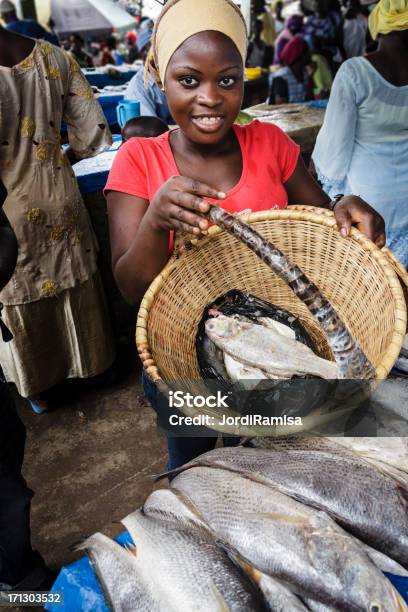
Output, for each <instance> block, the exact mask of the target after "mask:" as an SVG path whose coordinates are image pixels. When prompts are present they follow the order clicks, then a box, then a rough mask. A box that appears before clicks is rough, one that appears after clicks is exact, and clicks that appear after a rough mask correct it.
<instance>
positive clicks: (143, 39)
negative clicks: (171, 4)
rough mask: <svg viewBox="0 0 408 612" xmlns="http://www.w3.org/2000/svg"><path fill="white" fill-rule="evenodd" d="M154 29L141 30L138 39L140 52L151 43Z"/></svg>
mask: <svg viewBox="0 0 408 612" xmlns="http://www.w3.org/2000/svg"><path fill="white" fill-rule="evenodd" d="M152 34H153V30H141V31H140V32H139V37H138V39H137V50H138V51H139V53H141V52H142V51H143V49H144V48H145V47H147V45H150V43H151V40H152Z"/></svg>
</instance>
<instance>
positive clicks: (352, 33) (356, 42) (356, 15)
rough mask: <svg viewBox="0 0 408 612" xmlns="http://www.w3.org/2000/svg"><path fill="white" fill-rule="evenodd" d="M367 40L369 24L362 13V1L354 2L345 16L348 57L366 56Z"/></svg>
mask: <svg viewBox="0 0 408 612" xmlns="http://www.w3.org/2000/svg"><path fill="white" fill-rule="evenodd" d="M366 39H367V22H366V20H365V18H364V16H363V15H362V13H361V5H360V0H352V1H351V3H350V5H349V6H348V8H347V9H346V12H345V14H344V23H343V44H344V50H345V52H346V57H347V58H348V59H349V58H350V57H358V56H359V55H364V53H365V49H366Z"/></svg>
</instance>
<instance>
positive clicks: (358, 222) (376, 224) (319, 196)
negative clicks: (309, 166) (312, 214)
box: [285, 157, 385, 248]
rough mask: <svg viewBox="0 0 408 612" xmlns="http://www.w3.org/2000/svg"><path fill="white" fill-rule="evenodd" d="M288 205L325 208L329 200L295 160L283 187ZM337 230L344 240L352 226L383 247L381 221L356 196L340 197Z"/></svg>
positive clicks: (382, 225) (303, 166)
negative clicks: (295, 163)
mask: <svg viewBox="0 0 408 612" xmlns="http://www.w3.org/2000/svg"><path fill="white" fill-rule="evenodd" d="M285 189H286V191H287V194H288V201H289V204H306V205H309V206H321V207H322V208H328V207H329V204H330V198H329V196H328V195H327V193H325V192H324V191H323V189H322V188H321V187H320V185H319V183H318V182H317V181H316V180H315V179H314V178H313V177H312V176H311V175H310V174H309V172H308V171H307V170H306V167H305V165H304V163H303V161H302V158H301V157H300V158H299V161H298V163H297V166H296V168H295V171H294V172H293V174H292V176H291V177H290V178H289V180H288V181H287V182H286V183H285ZM334 215H335V217H336V221H337V226H338V228H339V231H340V233H341V235H342V236H348V235H349V233H350V229H351V226H352V225H355V226H356V227H357V228H358V229H359V230H360V231H361V232H363V234H365V235H366V236H367V237H368V238H370V239H371V240H372V241H373V242H374V243H375V244H376V245H377V246H378V247H380V248H381V247H383V246H384V244H385V228H384V219H383V218H382V217H381V215H379V214H378V213H377V212H376V211H375V210H374V208H371V206H370V205H369V204H367V202H364V200H362V199H361V198H359V197H358V196H344V197H343V198H341V200H339V201H338V203H337V204H336V206H335V208H334Z"/></svg>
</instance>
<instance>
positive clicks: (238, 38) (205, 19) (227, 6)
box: [146, 0, 248, 85]
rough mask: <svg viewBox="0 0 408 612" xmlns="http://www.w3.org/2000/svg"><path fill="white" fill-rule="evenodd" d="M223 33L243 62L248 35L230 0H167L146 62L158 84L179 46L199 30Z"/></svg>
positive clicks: (158, 19)
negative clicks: (234, 46) (232, 43)
mask: <svg viewBox="0 0 408 612" xmlns="http://www.w3.org/2000/svg"><path fill="white" fill-rule="evenodd" d="M207 30H214V31H216V32H222V33H223V34H225V35H226V36H228V37H229V38H231V40H232V41H233V42H234V43H235V45H236V47H237V49H238V51H239V53H240V54H241V57H242V63H243V64H244V65H245V60H246V54H247V46H248V36H247V30H246V24H245V20H244V17H243V15H242V13H241V11H240V10H239V8H238V7H237V6H236V5H235V4H234V3H233V2H232V1H231V0H199V1H197V0H169V1H168V2H167V4H165V6H164V8H163V10H162V12H161V13H160V15H159V16H158V18H157V21H156V24H155V26H154V30H153V37H152V46H151V49H150V53H149V57H148V60H147V62H146V64H147V66H146V69H149V70H150V72H151V73H152V75H153V77H154V79H155V80H156V82H157V83H158V84H159V85H162V84H164V78H165V76H166V70H167V66H168V63H169V61H170V59H171V57H172V55H173V53H174V52H175V51H176V50H177V49H178V48H179V47H180V45H181V44H182V43H183V42H184V41H185V40H187V38H190V36H193V35H194V34H198V33H199V32H205V31H207Z"/></svg>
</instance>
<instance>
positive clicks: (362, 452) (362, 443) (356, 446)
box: [329, 436, 408, 473]
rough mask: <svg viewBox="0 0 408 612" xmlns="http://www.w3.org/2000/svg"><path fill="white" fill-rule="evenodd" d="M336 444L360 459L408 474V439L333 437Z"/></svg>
mask: <svg viewBox="0 0 408 612" xmlns="http://www.w3.org/2000/svg"><path fill="white" fill-rule="evenodd" d="M329 439H330V440H332V442H334V443H335V444H339V445H341V446H344V447H345V448H347V449H348V450H350V451H352V452H353V453H356V454H357V455H358V456H359V457H362V458H363V459H367V460H368V461H372V460H374V461H375V462H378V461H380V462H382V463H384V464H387V465H389V466H391V467H393V468H396V469H397V470H401V471H402V472H406V473H408V438H402V437H381V438H363V437H362V438H355V437H337V436H336V437H332V438H329Z"/></svg>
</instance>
